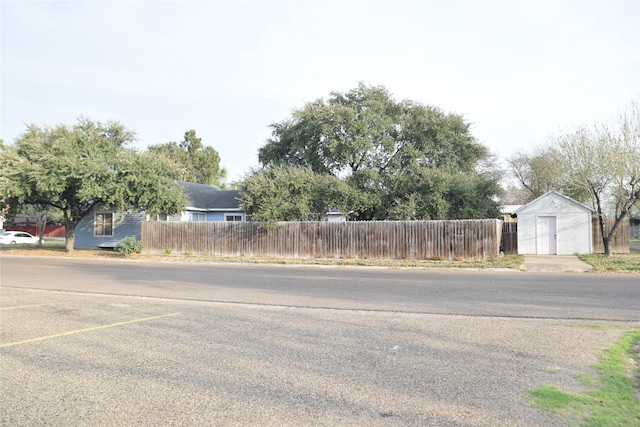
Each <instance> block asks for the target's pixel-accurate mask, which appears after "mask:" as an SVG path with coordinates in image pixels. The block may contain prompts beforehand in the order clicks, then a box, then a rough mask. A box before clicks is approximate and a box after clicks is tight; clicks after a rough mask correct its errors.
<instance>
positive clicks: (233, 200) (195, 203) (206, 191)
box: [178, 181, 240, 211]
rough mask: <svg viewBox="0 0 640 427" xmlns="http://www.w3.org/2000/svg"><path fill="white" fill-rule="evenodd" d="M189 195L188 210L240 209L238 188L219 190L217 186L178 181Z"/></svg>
mask: <svg viewBox="0 0 640 427" xmlns="http://www.w3.org/2000/svg"><path fill="white" fill-rule="evenodd" d="M178 185H180V186H181V187H182V188H184V191H185V192H186V193H187V196H188V197H189V205H187V209H189V210H204V211H216V210H240V191H239V190H220V189H219V188H218V187H215V186H213V185H206V184H196V183H194V182H184V181H179V182H178Z"/></svg>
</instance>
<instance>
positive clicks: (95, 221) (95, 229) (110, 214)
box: [93, 211, 114, 237]
mask: <svg viewBox="0 0 640 427" xmlns="http://www.w3.org/2000/svg"><path fill="white" fill-rule="evenodd" d="M98 216H102V218H103V219H102V221H101V224H100V226H101V227H102V231H103V233H102V234H99V233H98V225H99V224H98ZM107 216H108V217H110V218H111V220H110V224H108V225H109V226H110V231H111V233H110V234H106V233H105V232H104V231H105V230H106V229H107V227H106V226H105V225H106V224H107V221H105V220H106V218H107ZM113 232H114V215H113V212H108V211H98V212H94V214H93V237H113Z"/></svg>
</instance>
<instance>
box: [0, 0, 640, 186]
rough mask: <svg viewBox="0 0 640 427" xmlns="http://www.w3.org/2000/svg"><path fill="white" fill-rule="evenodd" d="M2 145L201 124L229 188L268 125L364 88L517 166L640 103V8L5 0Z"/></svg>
mask: <svg viewBox="0 0 640 427" xmlns="http://www.w3.org/2000/svg"><path fill="white" fill-rule="evenodd" d="M0 13H1V18H0V20H1V22H0V23H1V52H0V54H1V69H0V74H1V81H0V102H1V104H0V107H1V108H0V114H1V116H0V125H1V127H0V138H1V139H3V140H4V142H5V144H6V143H12V142H13V141H14V140H15V138H16V137H17V136H18V135H19V134H21V133H22V132H24V131H25V129H26V127H25V125H26V124H28V123H35V124H37V125H40V126H44V125H56V124H58V123H64V124H68V125H72V124H73V123H75V121H76V119H77V118H78V117H79V116H81V115H83V116H86V117H89V118H91V119H93V120H96V121H102V122H106V121H109V120H117V121H119V122H121V123H123V124H124V125H125V126H126V127H128V128H129V129H132V130H135V131H136V133H137V136H138V141H137V143H136V147H137V148H140V149H145V148H146V147H147V146H149V145H152V144H161V143H166V142H169V141H176V142H179V141H181V140H182V138H183V136H184V133H185V132H186V131H188V130H190V129H194V130H195V131H196V134H197V135H198V136H199V137H200V138H202V141H203V143H204V144H205V145H210V146H213V147H214V148H215V149H216V150H217V151H218V152H219V153H220V156H221V166H223V167H225V168H226V169H227V170H228V172H229V181H234V180H237V179H240V178H241V177H242V176H243V175H244V174H245V173H247V172H249V170H250V168H251V167H255V166H258V159H257V153H258V149H259V147H261V146H262V145H264V143H265V140H266V139H267V138H268V137H269V135H270V131H269V128H268V125H269V124H271V123H274V122H280V121H282V120H285V119H286V118H288V117H289V116H290V113H291V110H292V109H294V108H300V107H302V106H303V105H304V103H305V102H310V101H313V100H315V99H317V98H325V97H327V96H328V95H329V93H330V92H331V91H340V92H345V91H348V90H349V89H352V88H354V87H356V85H357V83H358V81H363V82H364V83H366V84H372V85H383V86H385V87H386V88H387V89H388V90H389V91H390V92H391V94H392V95H393V96H394V98H395V99H396V100H402V99H411V100H413V101H417V102H420V103H422V104H427V105H434V106H437V107H440V108H441V109H443V110H444V111H446V112H455V113H459V114H462V115H463V116H464V117H465V118H466V120H467V121H468V122H470V123H472V133H473V134H474V136H475V137H476V138H477V139H478V141H480V142H481V143H482V144H484V145H485V146H487V147H488V148H489V149H490V150H491V151H492V152H493V153H494V154H496V155H497V156H499V157H500V158H501V159H504V158H506V157H508V156H510V155H512V154H514V153H516V152H522V151H527V150H530V149H532V148H534V147H535V146H537V145H541V144H545V143H546V142H547V141H548V137H549V135H553V134H556V133H557V132H558V131H560V130H563V129H567V128H569V129H570V128H574V127H576V126H579V125H582V124H593V123H596V122H603V121H608V120H611V119H613V117H614V116H615V115H616V114H617V113H618V112H620V111H621V110H622V109H623V108H624V107H625V106H626V105H627V104H628V103H629V102H630V101H631V100H632V99H640V1H637V0H636V1H589V2H586V1H562V0H560V1H529V2H521V1H403V0H395V1H365V0H361V1H356V0H342V1H305V0H298V1H266V0H262V1H259V0H255V1H213V0H212V1H192V2H186V1H180V2H177V1H176V2H173V1H25V0H20V1H7V0H1V2H0Z"/></svg>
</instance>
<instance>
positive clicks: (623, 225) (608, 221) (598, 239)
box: [592, 218, 631, 254]
mask: <svg viewBox="0 0 640 427" xmlns="http://www.w3.org/2000/svg"><path fill="white" fill-rule="evenodd" d="M614 222H615V220H614V219H613V218H605V220H604V231H605V233H608V232H609V230H611V227H613V223H614ZM629 227H630V225H629V218H625V219H623V220H622V221H620V224H618V227H617V228H616V231H615V232H614V234H613V237H612V238H611V240H610V241H609V252H611V253H612V254H628V253H629V237H630V236H631V230H630V228H629ZM592 230H593V232H592V236H593V253H595V254H602V253H604V244H603V243H602V233H600V225H599V224H598V218H593V221H592Z"/></svg>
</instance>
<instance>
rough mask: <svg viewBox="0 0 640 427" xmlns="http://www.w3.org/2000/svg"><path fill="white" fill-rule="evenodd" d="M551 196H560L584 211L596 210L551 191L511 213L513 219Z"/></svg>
mask: <svg viewBox="0 0 640 427" xmlns="http://www.w3.org/2000/svg"><path fill="white" fill-rule="evenodd" d="M551 195H556V196H559V197H561V198H563V199H564V200H566V201H567V202H569V203H571V204H574V205H576V206H580V207H581V208H583V209H585V210H588V211H589V212H594V210H593V209H592V208H590V207H589V206H587V205H585V204H583V203H580V202H578V201H576V200H573V199H572V198H571V197H569V196H565V195H564V194H562V193H559V192H557V191H555V190H551V191H548V192H546V193H544V194H543V195H542V196H540V197H538V198H536V199H534V200H532V201H530V202H529V203H527V204H526V205H522V206H520V207H519V208H518V209H516V210H514V211H513V212H512V213H511V216H512V217H516V216H518V213H519V212H521V211H524V210H526V209H527V208H528V207H530V206H531V205H534V204H536V203H538V202H539V201H540V200H543V199H546V198H548V197H550V196H551Z"/></svg>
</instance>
